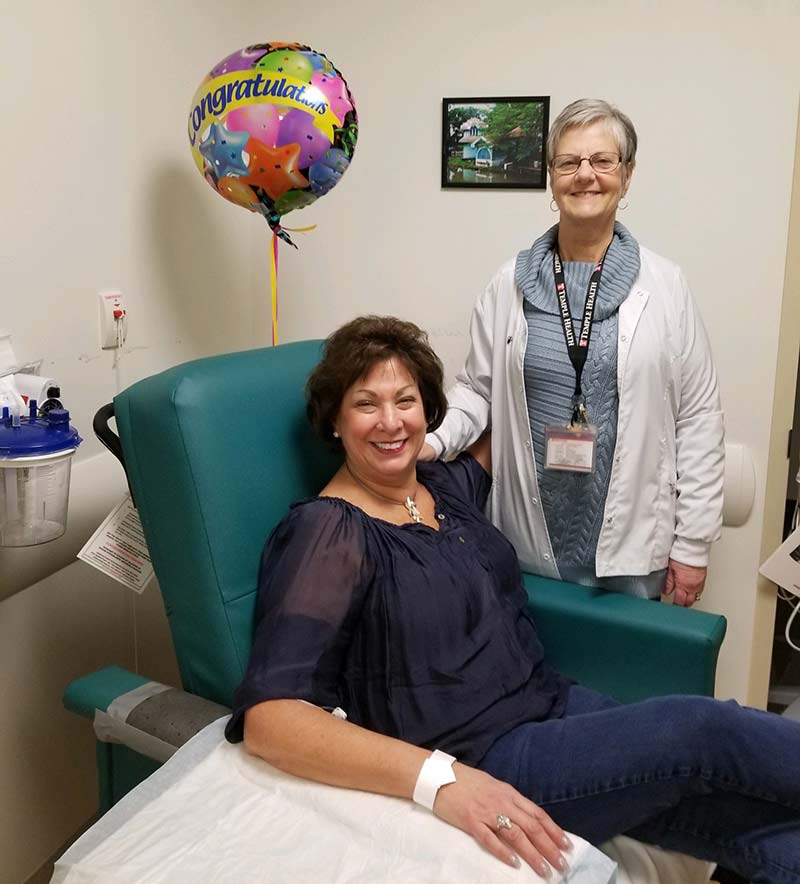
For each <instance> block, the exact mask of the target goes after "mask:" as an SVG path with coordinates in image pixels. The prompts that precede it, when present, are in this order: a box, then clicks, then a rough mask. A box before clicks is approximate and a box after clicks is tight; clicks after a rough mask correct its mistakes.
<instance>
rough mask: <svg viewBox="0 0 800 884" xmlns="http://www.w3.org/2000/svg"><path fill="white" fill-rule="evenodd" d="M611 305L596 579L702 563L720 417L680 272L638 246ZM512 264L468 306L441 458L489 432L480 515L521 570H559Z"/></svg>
mask: <svg viewBox="0 0 800 884" xmlns="http://www.w3.org/2000/svg"><path fill="white" fill-rule="evenodd" d="M640 253H641V269H640V271H639V276H638V277H637V278H636V280H635V281H634V284H633V287H632V288H631V291H630V294H629V295H628V297H627V298H626V299H625V301H623V303H622V305H621V306H620V309H619V331H618V342H617V343H618V353H617V390H618V392H619V418H618V427H617V444H616V450H615V452H614V460H613V464H612V468H611V476H610V479H609V486H608V495H607V497H606V502H605V509H604V513H603V526H602V528H601V531H600V537H599V540H598V544H597V557H596V571H597V575H598V577H605V576H609V577H611V576H618V575H638V574H649V573H651V572H652V571H657V570H659V569H661V568H665V567H666V566H667V562H668V560H669V558H673V559H675V560H676V561H678V562H682V563H684V564H686V565H695V566H705V565H707V563H708V550H709V546H710V544H711V542H712V541H714V540H716V539H717V538H718V537H719V535H720V528H721V526H722V484H723V474H724V459H725V455H724V444H723V433H724V428H723V418H722V411H721V407H720V401H719V391H718V387H717V377H716V371H715V369H714V364H713V361H712V357H711V349H710V347H709V342H708V337H707V335H706V331H705V328H704V327H703V323H702V320H701V319H700V316H699V314H698V312H697V308H696V305H695V303H694V300H693V298H692V296H691V293H690V291H689V287H688V285H687V283H686V280H685V278H684V276H683V273H682V272H681V270H680V268H679V267H678V266H677V265H676V264H673V263H672V262H671V261H667V260H666V259H665V258H662V257H660V256H658V255H656V254H654V253H653V252H651V251H649V250H648V249H645V248H642V247H640ZM514 267H515V260H514V259H512V260H510V261H508V262H507V263H506V264H504V265H503V266H502V267H501V268H500V270H499V271H498V272H497V273H496V274H495V275H494V277H493V278H492V280H491V281H490V283H489V285H488V286H487V288H486V291H485V292H484V293H483V295H482V296H481V297H479V298H478V301H477V303H476V305H475V309H474V311H473V314H472V319H471V322H470V337H471V342H470V349H469V354H468V356H467V360H466V363H465V365H464V368H463V369H462V371H461V372H460V373H459V374H458V376H457V378H456V382H455V384H454V385H453V387H452V388H451V389H450V390H449V391H448V394H447V397H448V402H449V409H448V412H447V416H446V418H445V420H444V423H443V424H442V425H441V427H439V428H438V429H437V430H436V431H435V432H434V433H431V434H429V435H428V437H427V441H428V442H430V444H431V445H432V446H433V448H434V450H435V451H436V453H437V455H438V456H440V457H449V456H452V455H454V454H456V453H457V452H459V451H462V450H463V449H464V448H466V447H467V446H468V445H470V444H471V443H472V442H474V441H475V440H476V439H477V438H478V437H479V436H480V435H481V433H482V432H483V431H484V430H485V429H486V428H487V427H492V429H493V432H492V465H493V466H492V473H493V476H492V478H493V484H492V492H491V495H490V498H489V504H488V514H489V516H490V518H491V519H492V521H493V522H494V524H495V525H496V526H497V527H498V528H499V529H500V530H501V531H503V532H504V533H505V534H506V536H507V537H508V538H509V539H510V540H511V542H512V543H513V544H514V546H515V548H516V550H517V554H518V556H519V559H520V562H521V564H522V567H523V569H524V570H526V571H531V572H533V573H536V574H542V575H544V576H548V577H558V570H557V568H556V565H555V561H554V557H553V549H552V546H551V544H550V537H549V535H548V531H547V525H546V524H545V519H544V513H543V511H542V506H541V501H540V500H539V488H538V481H537V476H536V464H535V461H534V457H533V450H532V446H533V443H532V440H531V432H530V423H529V420H528V411H527V404H526V396H525V379H524V377H523V360H524V357H525V348H526V345H527V339H528V327H527V323H526V321H525V317H524V314H523V310H522V292H521V291H520V290H519V288H518V287H517V285H516V283H515V281H514Z"/></svg>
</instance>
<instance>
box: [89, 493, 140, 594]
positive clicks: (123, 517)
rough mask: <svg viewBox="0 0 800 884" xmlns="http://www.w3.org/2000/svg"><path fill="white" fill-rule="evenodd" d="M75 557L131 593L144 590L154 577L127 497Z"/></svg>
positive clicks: (135, 513)
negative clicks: (125, 587)
mask: <svg viewBox="0 0 800 884" xmlns="http://www.w3.org/2000/svg"><path fill="white" fill-rule="evenodd" d="M78 558H79V559H81V560H82V561H84V562H86V563H87V564H89V565H91V566H92V567H94V568H97V569H98V571H102V572H103V573H104V574H107V575H108V576H109V577H111V578H113V579H114V580H116V581H117V582H118V583H122V584H123V585H124V586H127V587H128V588H129V589H132V590H133V591H134V592H142V591H143V590H144V588H145V587H146V586H147V584H148V583H149V582H150V580H151V579H152V577H153V564H152V562H151V561H150V554H149V553H148V551H147V543H146V542H145V539H144V532H143V531H142V523H141V522H140V521H139V514H138V513H137V512H136V508H135V507H134V505H133V501H132V500H131V497H130V494H126V495H125V497H124V498H123V499H122V500H121V501H120V503H119V504H118V505H117V506H115V507H114V509H113V510H111V512H110V513H109V515H108V516H107V517H106V519H105V521H104V522H103V524H102V525H101V526H100V527H99V528H98V529H97V531H95V532H94V534H92V536H91V537H90V538H89V540H88V541H87V543H86V545H85V546H84V547H83V549H82V550H81V551H80V552H79V553H78Z"/></svg>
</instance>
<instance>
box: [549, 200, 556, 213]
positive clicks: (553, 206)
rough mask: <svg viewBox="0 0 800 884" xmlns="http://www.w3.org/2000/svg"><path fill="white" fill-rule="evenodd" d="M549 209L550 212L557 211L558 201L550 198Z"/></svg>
mask: <svg viewBox="0 0 800 884" xmlns="http://www.w3.org/2000/svg"><path fill="white" fill-rule="evenodd" d="M550 211H551V212H557V211H558V203H557V202H556V201H555V200H554V199H552V200H550Z"/></svg>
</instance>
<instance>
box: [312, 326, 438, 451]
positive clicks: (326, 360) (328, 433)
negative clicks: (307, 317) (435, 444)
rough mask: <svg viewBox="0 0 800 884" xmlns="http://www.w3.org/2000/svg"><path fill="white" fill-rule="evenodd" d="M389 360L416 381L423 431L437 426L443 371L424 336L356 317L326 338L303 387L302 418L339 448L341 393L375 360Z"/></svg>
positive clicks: (419, 331) (407, 328)
mask: <svg viewBox="0 0 800 884" xmlns="http://www.w3.org/2000/svg"><path fill="white" fill-rule="evenodd" d="M392 357H397V358H398V359H400V360H402V362H403V364H404V365H405V367H406V368H407V369H408V371H409V373H410V374H411V376H412V377H413V378H414V380H415V381H416V382H417V386H418V387H419V391H420V394H421V396H422V408H423V411H424V412H425V420H426V421H427V424H428V432H430V431H431V430H435V429H436V428H437V427H438V426H439V424H441V422H442V420H443V419H444V415H445V412H446V411H447V398H446V396H445V394H444V370H443V368H442V363H441V361H440V359H439V357H438V356H437V355H436V354H435V353H434V352H433V349H432V348H431V345H430V344H429V343H428V335H427V334H426V333H425V332H424V331H422V329H421V328H419V327H418V326H416V325H414V323H413V322H404V321H403V320H402V319H395V318H394V317H393V316H359V317H358V318H357V319H353V320H352V321H351V322H348V323H347V324H346V325H343V326H342V327H341V328H339V329H337V330H336V331H335V332H334V333H333V334H332V335H330V336H329V337H328V339H327V340H326V341H325V346H324V348H323V352H322V359H321V361H320V363H319V365H317V367H316V368H315V369H314V371H312V372H311V376H310V377H309V379H308V383H307V384H306V402H307V406H306V410H307V414H308V419H309V421H311V426H312V427H314V429H315V430H316V431H317V433H319V435H320V436H321V437H322V438H323V439H324V440H325V441H326V442H330V443H332V444H334V445H336V444H340V443H339V440H338V439H335V438H334V436H333V425H334V421H335V420H336V418H337V416H338V414H339V409H340V408H341V406H342V399H343V398H344V394H345V393H346V392H347V390H348V389H349V388H350V387H351V386H352V385H353V384H354V383H355V382H356V381H357V380H358V379H359V378H363V377H364V375H366V374H367V373H368V372H369V370H370V368H372V366H373V365H374V364H375V363H376V362H384V361H386V360H387V359H391V358H392Z"/></svg>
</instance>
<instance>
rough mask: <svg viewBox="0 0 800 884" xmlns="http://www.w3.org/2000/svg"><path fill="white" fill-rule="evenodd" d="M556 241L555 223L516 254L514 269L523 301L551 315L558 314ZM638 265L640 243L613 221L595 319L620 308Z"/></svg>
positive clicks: (605, 316) (608, 314)
mask: <svg viewBox="0 0 800 884" xmlns="http://www.w3.org/2000/svg"><path fill="white" fill-rule="evenodd" d="M557 242H558V224H554V225H553V226H552V227H551V228H550V229H549V230H548V231H546V232H545V233H544V234H542V236H540V237H539V238H538V239H537V240H536V241H535V242H534V244H533V245H532V246H531V247H530V248H529V249H525V251H522V252H520V253H519V255H517V263H516V268H515V270H514V279H515V281H516V283H517V285H518V286H519V288H520V291H521V292H522V295H523V297H524V298H525V300H526V301H528V303H530V304H532V305H533V306H534V307H536V308H537V309H539V310H542V311H543V312H545V313H552V314H557V313H558V302H557V300H556V294H555V280H554V279H553V257H552V255H553V247H554V246H555V244H556V243H557ZM569 263H571V262H568V263H567V265H566V268H567V269H568V268H569ZM640 266H641V257H640V255H639V243H638V242H637V241H636V240H635V239H634V237H633V236H632V234H631V232H630V231H629V230H628V228H627V227H625V226H624V225H622V224H620V223H619V221H617V222H615V223H614V235H613V237H612V239H611V245H610V246H609V247H608V252H607V253H606V260H605V264H604V266H603V277H602V280H601V282H600V288H599V289H598V293H597V300H596V302H595V315H594V318H595V320H602V319H606V318H607V317H609V316H611V315H612V314H613V313H614V312H615V311H616V310H618V309H619V305H620V304H621V303H622V302H623V301H624V300H625V298H626V297H627V296H628V293H629V292H630V290H631V287H632V286H633V283H634V280H635V279H636V277H637V276H638V275H639V268H640ZM570 294H573V293H570ZM584 295H585V292H580V293H578V296H579V297H580V299H581V303H583V297H584Z"/></svg>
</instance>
